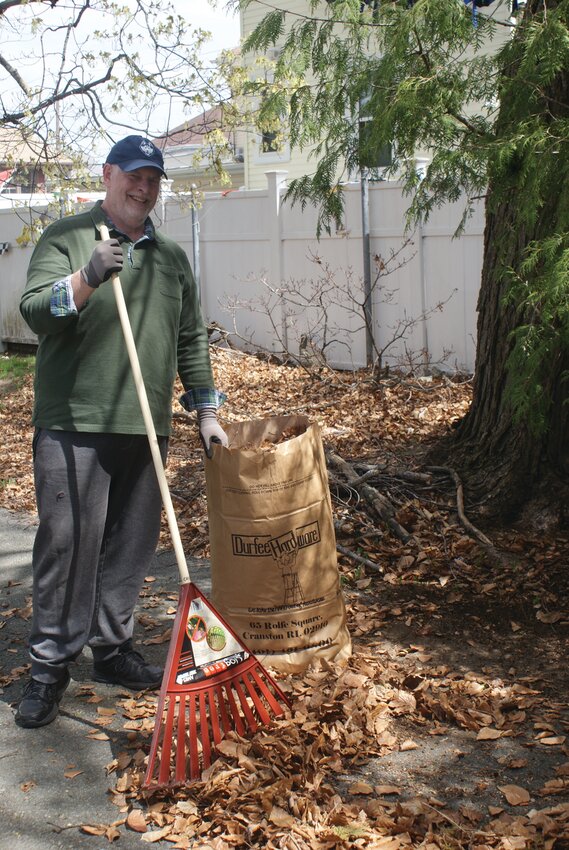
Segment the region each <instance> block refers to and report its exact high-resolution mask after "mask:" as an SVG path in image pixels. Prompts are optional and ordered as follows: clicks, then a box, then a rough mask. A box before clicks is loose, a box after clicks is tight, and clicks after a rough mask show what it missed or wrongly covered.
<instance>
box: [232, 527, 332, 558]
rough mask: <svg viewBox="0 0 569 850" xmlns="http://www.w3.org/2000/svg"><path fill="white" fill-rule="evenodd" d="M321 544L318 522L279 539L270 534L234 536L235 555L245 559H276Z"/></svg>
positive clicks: (288, 532)
mask: <svg viewBox="0 0 569 850" xmlns="http://www.w3.org/2000/svg"><path fill="white" fill-rule="evenodd" d="M316 543H320V526H319V525H318V520H315V521H314V522H309V523H308V524H307V525H301V526H299V528H295V529H291V530H290V531H287V532H285V533H284V534H281V535H279V536H278V537H271V536H270V535H269V534H232V535H231V545H232V549H233V554H234V555H238V556H240V557H244V558H274V559H275V560H279V558H281V557H283V556H284V555H286V554H291V553H292V552H296V551H298V549H305V548H306V547H307V546H314V545H315V544H316Z"/></svg>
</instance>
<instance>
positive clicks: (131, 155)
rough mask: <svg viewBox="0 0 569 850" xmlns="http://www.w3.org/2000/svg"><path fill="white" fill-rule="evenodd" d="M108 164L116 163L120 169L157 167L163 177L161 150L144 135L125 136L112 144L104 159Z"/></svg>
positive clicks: (131, 169)
mask: <svg viewBox="0 0 569 850" xmlns="http://www.w3.org/2000/svg"><path fill="white" fill-rule="evenodd" d="M105 162H106V163H109V165H118V166H119V168H121V169H122V171H134V170H135V168H145V167H150V168H157V169H158V170H159V171H160V172H162V174H163V175H164V177H167V176H168V175H167V174H166V172H165V171H164V157H163V156H162V151H161V150H160V149H159V148H157V147H156V145H155V144H154V142H151V141H150V139H145V138H144V136H127V137H126V138H125V139H121V140H120V142H117V143H116V145H113V146H112V148H111V149H110V151H109V155H108V157H107V159H106V161H105Z"/></svg>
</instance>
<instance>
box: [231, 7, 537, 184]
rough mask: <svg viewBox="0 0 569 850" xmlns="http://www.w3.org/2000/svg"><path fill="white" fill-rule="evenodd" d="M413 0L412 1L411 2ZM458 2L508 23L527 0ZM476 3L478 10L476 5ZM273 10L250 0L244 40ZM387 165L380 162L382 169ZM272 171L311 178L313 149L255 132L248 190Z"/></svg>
mask: <svg viewBox="0 0 569 850" xmlns="http://www.w3.org/2000/svg"><path fill="white" fill-rule="evenodd" d="M411 1H412V0H410V2H411ZM377 2H378V0H363V2H362V8H363V7H364V4H365V5H369V6H374V4H376V3H377ZM455 2H464V3H466V4H467V5H469V6H470V8H471V10H472V13H473V19H474V20H475V17H476V15H483V14H485V15H492V16H493V17H494V18H495V19H496V20H498V21H500V22H502V23H504V22H506V21H510V22H511V21H512V15H513V14H514V13H515V12H517V11H519V10H520V9H521V8H522V7H523V6H524V5H525V0H455ZM473 3H474V7H473V5H472V4H473ZM276 8H279V9H286V10H287V11H289V12H290V16H287V18H288V19H289V20H299V19H301V18H303V17H307V18H310V17H320V18H323V17H325V16H326V8H327V0H322V2H321V10H320V11H319V10H318V9H316V10H314V9H313V8H312V4H311V2H310V0H280V2H279V3H278V4H277V6H276ZM268 10H269V7H268V6H267V4H266V3H265V2H264V0H250V2H249V3H248V4H247V5H246V7H245V8H244V9H241V12H240V27H241V38H242V39H244V38H247V36H249V35H250V34H251V33H252V32H253V31H254V30H255V28H256V27H257V26H258V25H259V24H260V23H261V21H262V20H263V18H264V17H265V16H266V15H267V12H268ZM510 31H511V30H510V28H509V27H507V26H506V27H500V29H499V32H498V34H497V37H496V38H495V41H494V42H493V45H492V48H489V49H495V47H496V45H498V44H500V43H501V42H503V40H504V39H505V38H508V37H509V32H510ZM278 55H279V47H278V44H277V45H276V46H275V47H274V48H272V49H271V50H270V51H268V53H267V55H266V59H267V60H269V62H271V61H273V62H274V61H275V60H276V59H277V57H278ZM245 59H246V62H247V64H248V66H249V67H250V68H251V75H252V76H253V77H254V78H257V79H259V78H261V75H262V74H264V75H265V76H266V78H267V80H270V69H267V68H266V67H263V65H262V63H261V64H260V66H259V68H258V69H257V68H256V67H255V58H253V57H251V56H250V55H249V56H246V57H245ZM386 153H387V152H386V151H381V154H386ZM417 158H418V160H419V161H421V160H428V153H427V152H426V151H417ZM383 164H386V163H382V162H380V163H379V165H380V167H381V165H383ZM269 170H283V171H286V172H287V179H289V180H290V179H295V178H299V177H302V176H303V175H305V174H311V173H313V171H314V170H315V165H314V162H313V161H312V160H311V159H310V149H309V148H305V149H304V150H303V151H300V150H298V149H295V150H291V149H290V147H289V145H288V144H287V143H286V139H285V141H284V144H279V145H276V144H274V134H271V133H265V134H263V133H260V132H254V131H253V132H251V133H250V134H249V138H248V142H247V144H246V145H245V185H246V186H247V188H248V189H263V188H265V186H266V178H265V172H267V171H269ZM358 178H359V175H353V176H351V177H350V179H358Z"/></svg>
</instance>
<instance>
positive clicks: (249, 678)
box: [143, 584, 290, 788]
mask: <svg viewBox="0 0 569 850" xmlns="http://www.w3.org/2000/svg"><path fill="white" fill-rule="evenodd" d="M196 612H197V613H196ZM208 624H209V628H210V629H212V631H213V635H214V637H215V639H216V640H217V641H219V633H220V629H221V630H222V631H224V633H225V632H226V633H227V635H228V636H229V637H230V638H231V640H230V641H229V642H228V644H229V647H230V649H231V652H230V654H229V655H227V654H226V655H223V649H222V650H219V649H218V650H217V655H218V658H217V659H215V658H214V659H213V660H211V658H210V659H209V660H208V656H207V650H206V655H205V656H204V657H203V658H205V660H203V659H202V660H203V663H201V664H200V663H198V662H197V660H196V659H197V657H199V651H198V650H197V649H195V647H193V646H192V642H196V641H200V642H201V641H203V640H204V637H205V636H207V630H208ZM202 631H203V632H204V636H203V637H202V634H201V632H202ZM211 643H214V641H213V640H212V641H211ZM216 645H217V646H219V642H218V643H217V644H216ZM236 647H237V649H236ZM201 651H202V652H203V650H201ZM215 652H216V651H215V650H214V654H215ZM209 655H210V656H211V653H209ZM287 707H290V703H289V701H288V699H287V698H286V696H285V695H284V694H283V693H282V691H281V690H280V688H279V687H278V685H277V684H276V683H275V682H274V681H273V679H272V678H271V677H270V676H269V674H268V673H267V672H266V670H265V669H264V668H263V667H262V665H261V663H260V662H259V661H258V660H257V659H256V658H255V656H253V655H251V653H250V652H249V651H248V650H247V649H246V648H245V647H244V646H243V644H242V643H241V641H240V639H239V638H238V637H237V635H236V634H235V632H233V630H232V629H231V627H230V626H229V625H228V624H227V623H226V622H225V621H224V620H223V619H222V618H221V616H220V615H219V614H218V613H217V611H215V610H214V609H213V608H212V606H211V605H210V603H209V602H208V601H207V600H206V599H205V597H204V596H203V594H202V593H201V592H200V591H199V590H198V588H196V587H195V585H193V584H187V585H183V587H182V592H181V595H180V602H179V604H178V611H177V613H176V620H175V622H174V629H173V633H172V639H171V642H170V650H169V652H168V660H167V662H166V670H165V673H164V682H163V684H162V689H161V691H160V698H159V700H158V709H157V714H156V724H155V728H154V734H153V737H152V744H151V747H150V755H149V758H148V768H147V771H146V776H145V779H144V783H143V784H144V787H146V788H161V787H166V786H172V785H179V784H182V783H184V782H187V781H188V780H194V779H199V778H200V776H201V773H202V771H203V770H205V769H206V768H208V767H209V766H210V765H211V763H212V761H213V760H214V758H215V746H216V745H217V744H219V743H220V741H221V740H222V738H223V736H224V735H225V734H226V733H227V732H230V731H235V732H237V733H238V734H239V735H241V736H246V735H247V734H248V733H253V732H255V731H256V730H257V728H258V727H259V726H260V725H267V724H268V723H270V721H271V718H272V717H278V716H280V715H282V714H283V713H284V711H285V709H286V708H287Z"/></svg>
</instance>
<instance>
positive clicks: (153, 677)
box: [93, 640, 164, 691]
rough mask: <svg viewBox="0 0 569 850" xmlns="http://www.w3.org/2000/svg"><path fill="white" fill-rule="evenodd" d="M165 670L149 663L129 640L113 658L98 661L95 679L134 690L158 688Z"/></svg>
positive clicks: (94, 669) (94, 671) (95, 666)
mask: <svg viewBox="0 0 569 850" xmlns="http://www.w3.org/2000/svg"><path fill="white" fill-rule="evenodd" d="M163 675H164V671H163V670H162V668H161V667H156V666H154V665H153V664H147V662H146V661H145V660H144V658H143V657H142V655H141V654H140V652H136V650H134V649H133V648H132V641H131V640H127V641H126V642H125V643H123V644H122V646H120V647H119V651H118V653H117V654H116V655H113V657H112V658H108V659H107V660H106V661H96V662H95V664H94V665H93V679H94V680H95V682H104V683H105V684H106V685H122V686H123V687H125V688H130V689H131V690H133V691H144V690H156V689H158V688H159V687H160V685H161V684H162V676H163Z"/></svg>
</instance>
